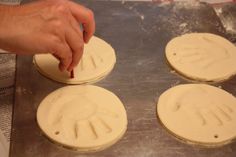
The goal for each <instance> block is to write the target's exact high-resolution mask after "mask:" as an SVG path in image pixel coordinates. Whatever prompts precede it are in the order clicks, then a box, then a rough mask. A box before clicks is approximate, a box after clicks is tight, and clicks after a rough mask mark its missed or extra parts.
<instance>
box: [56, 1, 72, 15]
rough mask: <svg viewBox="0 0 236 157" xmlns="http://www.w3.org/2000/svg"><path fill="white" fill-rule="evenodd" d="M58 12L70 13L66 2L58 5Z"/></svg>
mask: <svg viewBox="0 0 236 157" xmlns="http://www.w3.org/2000/svg"><path fill="white" fill-rule="evenodd" d="M56 11H57V12H59V13H63V14H67V13H68V12H69V9H68V6H67V4H66V2H65V1H60V2H58V4H57V5H56Z"/></svg>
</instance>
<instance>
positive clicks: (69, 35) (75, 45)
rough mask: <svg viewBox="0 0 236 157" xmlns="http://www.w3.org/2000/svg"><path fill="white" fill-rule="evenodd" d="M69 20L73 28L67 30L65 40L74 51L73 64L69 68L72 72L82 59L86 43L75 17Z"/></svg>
mask: <svg viewBox="0 0 236 157" xmlns="http://www.w3.org/2000/svg"><path fill="white" fill-rule="evenodd" d="M69 20H70V25H71V27H68V28H67V30H66V36H65V38H66V42H67V44H68V45H69V46H70V48H71V50H72V62H71V64H70V65H69V67H68V68H67V70H68V71H71V70H72V69H73V68H74V67H75V66H76V65H77V64H78V63H79V61H80V59H81V57H82V54H83V48H84V41H83V35H82V32H81V30H80V27H79V25H78V23H77V21H76V20H75V19H74V18H73V17H70V18H69Z"/></svg>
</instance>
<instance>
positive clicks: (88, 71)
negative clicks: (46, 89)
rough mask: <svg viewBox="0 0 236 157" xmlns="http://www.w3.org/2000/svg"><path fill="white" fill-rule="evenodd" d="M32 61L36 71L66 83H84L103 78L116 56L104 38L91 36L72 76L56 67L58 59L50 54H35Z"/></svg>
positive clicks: (110, 68) (108, 71) (109, 70)
mask: <svg viewBox="0 0 236 157" xmlns="http://www.w3.org/2000/svg"><path fill="white" fill-rule="evenodd" d="M34 62H35V64H36V67H37V69H38V71H39V72H40V73H41V74H42V75H44V76H46V77H48V78H50V79H52V80H55V81H58V82H61V83H67V84H85V83H92V82H96V81H98V80H100V79H102V78H104V77H105V76H106V75H107V74H109V73H110V72H111V70H112V69H113V67H114V65H115V62H116V56H115V51H114V49H113V48H112V47H111V46H110V45H109V44H108V43H106V42H105V41H104V40H102V39H100V38H98V37H95V36H93V37H92V38H91V39H90V41H89V43H88V44H85V45H84V53H83V56H82V58H81V60H80V63H79V64H78V66H77V67H75V68H74V75H75V77H74V78H72V79H71V78H70V73H69V72H67V71H65V72H61V71H60V70H59V69H58V64H59V61H58V60H57V59H56V58H55V57H54V56H52V55H51V54H37V55H35V56H34Z"/></svg>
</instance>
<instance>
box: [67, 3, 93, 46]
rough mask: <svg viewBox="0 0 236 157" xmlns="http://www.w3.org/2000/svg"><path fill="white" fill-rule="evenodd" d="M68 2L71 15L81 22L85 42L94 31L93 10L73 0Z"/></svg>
mask: <svg viewBox="0 0 236 157" xmlns="http://www.w3.org/2000/svg"><path fill="white" fill-rule="evenodd" d="M68 3H69V8H70V11H71V13H72V15H73V16H74V17H75V18H76V20H77V21H78V22H79V23H82V26H83V29H84V31H83V37H84V42H85V43H87V42H88V41H89V39H90V38H91V37H92V35H93V34H94V32H95V20H94V16H93V12H92V11H91V10H89V9H87V8H85V7H83V6H81V5H79V4H76V3H74V2H71V1H69V2H68Z"/></svg>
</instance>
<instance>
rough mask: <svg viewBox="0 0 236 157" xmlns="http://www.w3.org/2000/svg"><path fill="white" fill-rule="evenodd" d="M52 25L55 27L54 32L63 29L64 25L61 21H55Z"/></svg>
mask: <svg viewBox="0 0 236 157" xmlns="http://www.w3.org/2000/svg"><path fill="white" fill-rule="evenodd" d="M52 25H53V28H54V30H58V29H60V28H63V25H64V24H63V22H62V21H61V20H55V21H53V24H52Z"/></svg>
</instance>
